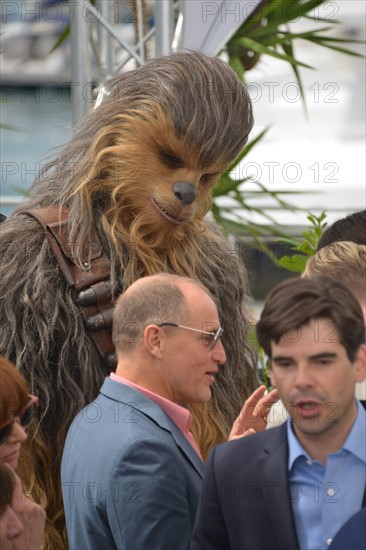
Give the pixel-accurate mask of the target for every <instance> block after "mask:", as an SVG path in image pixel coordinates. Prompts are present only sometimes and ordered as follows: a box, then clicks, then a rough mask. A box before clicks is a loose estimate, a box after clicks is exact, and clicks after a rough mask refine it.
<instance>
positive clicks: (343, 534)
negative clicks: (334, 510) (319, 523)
mask: <svg viewBox="0 0 366 550" xmlns="http://www.w3.org/2000/svg"><path fill="white" fill-rule="evenodd" d="M330 550H366V508H365V507H363V508H361V510H360V511H359V512H357V514H355V515H354V516H352V517H351V518H350V519H349V520H348V521H346V523H345V524H344V525H343V527H341V528H340V530H339V531H338V533H337V534H336V536H335V537H334V539H333V542H332V544H331V545H330Z"/></svg>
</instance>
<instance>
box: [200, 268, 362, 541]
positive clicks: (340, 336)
mask: <svg viewBox="0 0 366 550" xmlns="http://www.w3.org/2000/svg"><path fill="white" fill-rule="evenodd" d="M257 332H258V340H259V343H260V344H261V345H262V346H263V348H264V350H265V351H266V353H267V355H268V356H269V358H270V361H271V378H272V380H273V382H274V384H275V385H276V387H277V389H278V393H279V395H280V397H281V399H282V401H283V402H284V404H285V406H286V408H287V410H288V412H289V414H290V420H289V421H288V422H287V423H286V424H284V425H282V426H280V427H278V428H273V429H272V430H267V431H266V432H263V433H260V434H256V435H253V436H252V437H249V438H245V439H244V440H238V441H233V442H230V443H228V444H223V445H220V446H219V447H216V448H215V449H214V450H213V451H212V453H211V454H210V456H209V459H208V464H207V466H206V471H205V476H204V482H203V494H202V499H201V503H200V507H199V511H198V516H197V521H196V525H195V528H194V532H193V540H192V546H191V548H192V550H202V549H204V550H213V549H217V550H222V549H224V548H225V550H229V549H231V550H238V549H240V550H242V549H243V550H244V549H250V550H268V549H269V548H270V549H271V550H297V549H301V550H305V549H306V550H323V549H326V548H328V546H330V545H331V542H332V539H333V537H334V536H335V535H336V533H337V531H338V530H339V529H340V528H341V527H342V525H343V524H344V523H345V522H346V521H347V520H348V519H349V518H350V517H351V516H353V515H354V514H355V513H356V512H357V511H358V510H360V508H361V507H362V505H365V484H366V471H365V465H366V448H365V430H366V413H365V411H364V410H363V408H362V407H361V406H360V404H359V403H358V402H357V400H356V399H355V384H356V382H359V381H361V380H363V379H364V377H365V368H366V346H365V344H364V341H365V324H364V319H363V315H362V311H361V308H360V306H359V304H358V302H357V300H356V299H355V297H354V296H353V295H352V294H351V292H350V291H349V290H347V289H346V288H345V287H343V286H342V285H340V284H339V283H338V282H335V281H331V280H327V279H323V278H314V279H311V280H299V279H288V280H286V281H284V282H283V283H281V284H280V285H278V286H277V287H276V288H275V289H274V290H273V291H272V292H271V293H270V295H269V297H268V298H267V300H266V303H265V307H264V310H263V313H262V316H261V319H260V321H259V323H258V326H257Z"/></svg>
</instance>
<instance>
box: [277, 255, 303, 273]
mask: <svg viewBox="0 0 366 550" xmlns="http://www.w3.org/2000/svg"><path fill="white" fill-rule="evenodd" d="M306 262H307V256H302V255H301V254H294V255H293V256H282V258H280V259H279V261H278V263H279V265H280V266H281V267H284V268H285V269H287V270H288V271H292V272H295V273H302V272H303V271H304V269H305V266H306Z"/></svg>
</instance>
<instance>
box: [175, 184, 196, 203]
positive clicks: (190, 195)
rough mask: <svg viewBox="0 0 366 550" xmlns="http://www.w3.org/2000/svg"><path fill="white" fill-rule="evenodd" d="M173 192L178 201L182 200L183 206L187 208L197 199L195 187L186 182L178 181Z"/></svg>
mask: <svg viewBox="0 0 366 550" xmlns="http://www.w3.org/2000/svg"><path fill="white" fill-rule="evenodd" d="M173 190H174V195H175V196H176V197H177V199H179V200H180V202H181V203H182V204H183V206H186V205H187V204H192V202H193V201H194V199H195V198H196V189H195V187H194V186H193V185H192V184H191V183H187V182H186V181H178V182H177V183H176V184H175V185H174V188H173Z"/></svg>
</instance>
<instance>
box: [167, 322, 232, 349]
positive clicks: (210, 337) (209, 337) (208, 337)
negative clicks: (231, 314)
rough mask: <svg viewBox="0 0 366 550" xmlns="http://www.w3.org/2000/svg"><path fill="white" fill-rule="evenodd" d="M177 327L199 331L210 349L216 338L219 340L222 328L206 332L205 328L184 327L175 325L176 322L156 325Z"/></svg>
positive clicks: (213, 345)
mask: <svg viewBox="0 0 366 550" xmlns="http://www.w3.org/2000/svg"><path fill="white" fill-rule="evenodd" d="M165 326H167V327H177V328H184V329H185V330H192V331H193V332H200V333H201V334H202V338H203V340H204V342H206V343H207V344H209V346H210V349H214V347H215V345H216V343H217V341H218V340H220V338H221V336H222V333H223V332H224V329H223V328H222V327H219V328H218V329H217V331H216V332H207V331H206V330H200V329H199V328H191V327H185V326H184V325H177V323H161V324H160V325H158V327H165Z"/></svg>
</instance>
